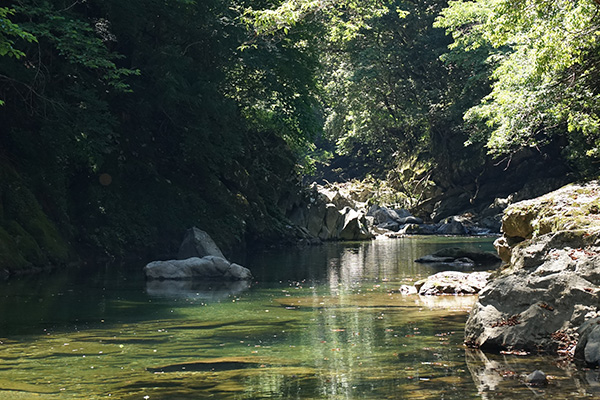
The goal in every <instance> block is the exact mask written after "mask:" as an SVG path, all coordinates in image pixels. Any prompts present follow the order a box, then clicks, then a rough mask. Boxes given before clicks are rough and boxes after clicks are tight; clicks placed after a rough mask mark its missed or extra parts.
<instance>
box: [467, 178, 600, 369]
mask: <svg viewBox="0 0 600 400" xmlns="http://www.w3.org/2000/svg"><path fill="white" fill-rule="evenodd" d="M502 232H503V236H502V238H500V239H498V240H497V241H496V246H497V249H498V252H499V254H500V256H501V257H502V259H503V260H504V261H505V262H506V263H507V264H506V266H505V267H504V268H503V269H501V270H500V271H498V272H497V273H495V274H494V276H493V277H492V279H491V280H490V282H488V284H487V285H486V287H485V288H484V289H483V290H482V291H481V293H480V296H479V300H478V302H477V303H476V305H475V306H474V308H473V310H472V312H471V314H470V316H469V319H468V321H467V324H466V327H465V340H466V343H467V344H469V345H470V346H473V347H478V348H481V349H484V350H488V351H525V352H538V351H545V352H554V353H556V352H558V353H559V354H563V355H565V356H568V357H573V356H577V358H578V359H580V361H581V362H583V363H585V364H587V365H589V366H598V362H599V361H600V351H599V349H600V328H599V326H600V325H599V322H600V318H599V317H600V307H599V306H600V185H599V183H598V182H590V183H587V184H572V185H568V186H565V187H563V188H561V189H559V190H557V191H554V192H551V193H548V194H546V195H544V196H542V197H539V198H536V199H533V200H527V201H523V202H519V203H515V204H513V205H511V206H510V207H508V208H507V209H506V211H505V213H504V217H503V219H502Z"/></svg>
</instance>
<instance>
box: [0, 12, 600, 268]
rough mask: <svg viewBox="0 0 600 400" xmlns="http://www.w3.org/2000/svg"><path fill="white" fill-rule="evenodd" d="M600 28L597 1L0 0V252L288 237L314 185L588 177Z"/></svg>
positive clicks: (80, 251)
mask: <svg viewBox="0 0 600 400" xmlns="http://www.w3.org/2000/svg"><path fill="white" fill-rule="evenodd" d="M598 22H599V17H598V4H596V3H595V2H594V1H593V0H586V1H575V2H573V1H563V0H559V1H545V0H532V1H516V2H515V1H508V0H476V1H473V2H470V1H467V2H463V1H451V2H449V3H447V2H445V1H402V0H381V1H379V0H368V1H355V0H283V1H282V0H274V1H256V0H202V1H194V0H162V1H158V0H144V1H140V0H131V1H117V0H103V1H94V0H68V1H61V0H53V1H49V0H19V1H8V2H5V3H4V4H3V6H2V7H0V101H1V103H2V106H0V118H1V121H2V129H1V130H0V195H1V202H0V259H1V260H2V261H1V265H0V267H1V268H2V269H5V270H9V271H17V270H20V269H30V268H31V267H41V266H45V265H48V264H53V265H57V264H64V263H67V262H69V261H70V260H74V259H77V258H78V257H90V256H92V255H94V256H97V255H107V256H111V257H120V256H131V255H135V256H139V257H159V256H161V255H168V254H171V253H173V251H175V250H176V246H177V245H178V243H179V241H180V239H181V237H182V235H183V232H184V231H185V229H187V228H189V227H190V226H194V225H195V226H198V227H200V228H201V229H203V230H205V231H207V232H209V233H210V234H211V236H212V237H213V238H214V239H215V240H216V241H217V242H218V243H219V245H220V246H221V247H222V248H223V249H224V250H225V251H226V252H228V251H232V250H233V249H234V248H235V249H239V248H240V247H243V246H245V245H249V246H254V245H255V244H258V243H273V242H285V241H293V239H294V237H293V234H294V230H293V229H291V227H290V224H289V221H288V220H287V218H286V217H287V215H286V213H287V212H288V211H289V210H290V209H291V207H292V206H294V205H297V204H298V203H299V202H300V201H301V198H302V195H301V193H302V183H303V181H305V182H306V181H310V180H312V179H322V178H324V179H328V180H331V179H350V178H357V179H364V178H369V179H375V180H378V181H381V182H386V184H387V185H390V186H391V187H393V188H394V190H396V191H398V193H401V194H402V196H400V197H399V198H403V199H408V203H410V204H409V205H410V206H411V207H414V208H419V207H421V208H422V209H424V210H428V208H427V204H431V203H432V202H434V201H435V202H437V201H440V199H444V198H451V197H453V196H454V197H456V196H457V195H458V194H463V193H468V194H469V196H468V199H469V201H470V202H471V203H474V202H478V201H481V204H484V203H485V202H486V201H488V202H489V201H491V200H493V198H494V197H498V196H499V195H500V194H503V195H506V194H509V193H511V192H512V191H515V190H519V189H520V188H522V187H523V186H524V185H525V184H527V182H535V181H544V180H552V179H555V180H556V179H558V180H561V179H563V180H564V179H566V177H568V179H579V178H596V177H597V176H598V162H599V161H600V150H599V145H600V132H599V129H600V116H599V115H598V112H599V111H600V107H599V103H598V95H599V89H600V74H599V72H600V71H599V67H600V62H599V59H598V54H600V53H599V52H598V47H599V44H598V39H599V38H600V26H599V25H598ZM484 183H485V184H487V186H485V185H484ZM552 189H553V188H552Z"/></svg>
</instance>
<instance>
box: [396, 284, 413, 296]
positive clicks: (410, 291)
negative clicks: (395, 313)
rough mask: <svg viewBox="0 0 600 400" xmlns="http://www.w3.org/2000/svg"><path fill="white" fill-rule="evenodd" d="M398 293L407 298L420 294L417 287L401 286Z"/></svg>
mask: <svg viewBox="0 0 600 400" xmlns="http://www.w3.org/2000/svg"><path fill="white" fill-rule="evenodd" d="M398 292H399V293H400V294H403V295H405V296H408V295H411V294H417V293H418V292H417V288H416V287H414V286H409V285H401V286H400V288H399V289H398Z"/></svg>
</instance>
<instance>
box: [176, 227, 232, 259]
mask: <svg viewBox="0 0 600 400" xmlns="http://www.w3.org/2000/svg"><path fill="white" fill-rule="evenodd" d="M205 256H216V257H221V258H225V256H224V255H223V253H222V252H221V249H219V246H217V244H216V243H215V242H214V240H212V238H211V237H210V235H209V234H208V233H206V232H204V231H203V230H201V229H198V228H196V227H193V228H190V229H188V230H187V231H186V232H185V237H184V238H183V242H182V243H181V246H180V247H179V253H177V258H178V259H180V260H185V259H186V258H190V257H200V258H202V257H205Z"/></svg>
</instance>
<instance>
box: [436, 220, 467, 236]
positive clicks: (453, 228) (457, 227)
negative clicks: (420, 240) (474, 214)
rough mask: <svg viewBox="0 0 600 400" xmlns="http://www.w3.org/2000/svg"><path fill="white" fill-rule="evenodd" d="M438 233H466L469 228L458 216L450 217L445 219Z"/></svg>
mask: <svg viewBox="0 0 600 400" xmlns="http://www.w3.org/2000/svg"><path fill="white" fill-rule="evenodd" d="M436 233H438V234H440V235H466V234H467V229H466V228H465V227H464V225H463V224H462V222H460V221H459V220H458V219H457V218H456V217H449V218H446V219H445V220H444V222H443V223H442V225H441V226H440V227H439V228H438V230H437V231H436Z"/></svg>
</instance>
